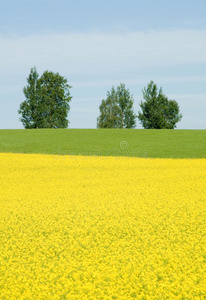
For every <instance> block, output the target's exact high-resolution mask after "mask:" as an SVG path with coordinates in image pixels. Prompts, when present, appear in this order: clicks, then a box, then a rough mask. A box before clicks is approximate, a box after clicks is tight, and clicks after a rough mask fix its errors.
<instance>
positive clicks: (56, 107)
mask: <svg viewBox="0 0 206 300" xmlns="http://www.w3.org/2000/svg"><path fill="white" fill-rule="evenodd" d="M27 82H28V85H27V86H26V87H24V89H23V92H24V95H25V98H26V100H25V101H23V102H22V103H21V104H20V109H19V111H18V113H19V114H21V119H20V120H21V122H22V123H23V125H24V127H25V128H30V129H31V128H66V127H68V123H69V121H68V120H67V115H68V112H69V110H70V105H69V102H70V101H71V98H72V97H71V96H70V91H69V89H70V88H71V86H70V85H68V83H67V80H66V79H65V78H64V77H62V76H60V75H59V73H56V74H55V73H53V72H49V71H45V72H44V73H43V75H42V76H41V77H40V78H39V74H38V73H37V70H36V68H35V67H34V68H32V69H31V72H30V75H29V77H28V78H27Z"/></svg>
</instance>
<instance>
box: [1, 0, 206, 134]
mask: <svg viewBox="0 0 206 300" xmlns="http://www.w3.org/2000/svg"><path fill="white" fill-rule="evenodd" d="M205 12H206V1H205V0H172V1H171V0H156V1H154V0H127V1H126V0H124V1H123V0H73V1H70V0H58V1H57V0H0V70H1V72H0V129H21V128H23V125H22V123H21V122H20V115H19V114H18V109H19V106H20V103H21V102H23V101H24V100H25V97H24V94H23V88H24V87H25V86H26V85H27V80H26V79H27V77H28V76H29V73H30V70H31V68H33V67H34V66H35V67H36V68H37V71H38V73H39V75H40V76H41V75H42V73H43V72H44V71H46V70H49V71H52V72H54V73H56V72H58V73H59V74H60V75H61V76H64V77H65V78H66V79H67V80H68V83H69V84H70V85H71V86H72V89H71V96H72V101H71V103H70V104H71V105H70V106H71V109H70V112H69V114H68V119H69V122H70V123H69V128H96V127H97V117H98V116H99V106H100V104H101V101H102V99H106V97H107V91H110V90H111V88H112V87H113V86H114V87H115V88H116V87H117V86H118V85H119V84H120V83H125V85H126V88H127V89H129V91H130V93H131V94H132V95H133V98H134V111H135V113H136V114H137V113H138V111H139V110H140V107H139V103H140V101H142V100H143V95H142V90H143V89H144V87H146V86H147V84H148V83H149V82H150V81H151V80H153V81H154V83H155V84H156V85H157V86H158V88H160V87H162V89H163V93H164V94H165V95H166V96H167V97H168V98H169V99H171V100H176V101H177V102H178V104H179V106H180V112H181V113H182V115H183V118H182V120H181V121H180V122H179V123H177V129H206V13H205ZM136 128H139V129H141V128H142V126H141V124H140V123H139V122H138V120H137V126H136Z"/></svg>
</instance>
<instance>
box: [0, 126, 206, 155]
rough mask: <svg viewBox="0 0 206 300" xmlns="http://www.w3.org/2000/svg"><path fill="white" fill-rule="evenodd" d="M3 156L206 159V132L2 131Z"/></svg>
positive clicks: (124, 130)
mask: <svg viewBox="0 0 206 300" xmlns="http://www.w3.org/2000/svg"><path fill="white" fill-rule="evenodd" d="M0 152H13V153H43V154H59V155H98V156H100V155H101V156H135V157H148V158H157V157H159V158H205V157H206V130H163V129H161V130H155V129H152V130H145V129H31V130H29V129H27V130H26V129H19V130H0Z"/></svg>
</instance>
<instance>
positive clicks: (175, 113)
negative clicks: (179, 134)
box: [138, 81, 182, 129]
mask: <svg viewBox="0 0 206 300" xmlns="http://www.w3.org/2000/svg"><path fill="white" fill-rule="evenodd" d="M142 92H143V98H144V100H145V102H143V101H141V103H140V107H141V109H142V113H141V112H140V111H139V114H138V119H139V121H140V123H141V124H142V125H143V127H144V128H145V129H174V128H175V127H176V123H177V122H179V121H180V120H181V119H182V115H181V114H180V112H179V106H178V103H177V102H176V101H175V100H168V98H167V97H166V96H165V95H164V94H163V92H162V88H160V89H159V91H158V89H157V86H156V84H154V83H153V81H151V82H150V83H149V84H148V85H147V88H144V90H143V91H142Z"/></svg>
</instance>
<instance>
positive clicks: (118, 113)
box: [97, 83, 136, 128]
mask: <svg viewBox="0 0 206 300" xmlns="http://www.w3.org/2000/svg"><path fill="white" fill-rule="evenodd" d="M133 103H134V100H133V96H132V95H130V92H129V90H128V89H126V88H125V84H124V83H121V84H120V85H119V86H118V87H117V89H116V90H115V88H114V87H112V89H111V91H110V92H109V91H108V92H107V98H106V100H104V99H103V100H102V102H101V105H100V107H99V110H100V116H99V117H98V119H97V127H98V128H134V127H135V126H136V121H135V119H136V115H135V114H134V111H133Z"/></svg>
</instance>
